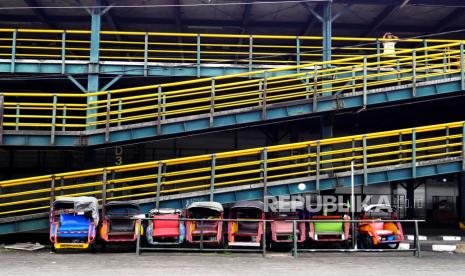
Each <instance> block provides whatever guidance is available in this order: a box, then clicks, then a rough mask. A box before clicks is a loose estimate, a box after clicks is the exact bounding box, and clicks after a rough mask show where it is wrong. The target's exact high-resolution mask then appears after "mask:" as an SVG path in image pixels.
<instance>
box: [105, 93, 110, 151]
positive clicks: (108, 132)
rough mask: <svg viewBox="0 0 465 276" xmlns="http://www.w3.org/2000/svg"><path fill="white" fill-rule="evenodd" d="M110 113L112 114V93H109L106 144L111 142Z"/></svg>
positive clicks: (106, 115) (106, 116)
mask: <svg viewBox="0 0 465 276" xmlns="http://www.w3.org/2000/svg"><path fill="white" fill-rule="evenodd" d="M110 113H111V92H110V91H108V92H107V106H106V114H105V143H108V142H109V141H110Z"/></svg>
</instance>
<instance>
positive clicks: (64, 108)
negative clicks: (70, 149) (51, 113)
mask: <svg viewBox="0 0 465 276" xmlns="http://www.w3.org/2000/svg"><path fill="white" fill-rule="evenodd" d="M66 109H67V106H66V104H65V105H63V118H62V119H61V131H65V130H66Z"/></svg>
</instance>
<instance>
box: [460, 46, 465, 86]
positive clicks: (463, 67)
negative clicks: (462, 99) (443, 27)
mask: <svg viewBox="0 0 465 276" xmlns="http://www.w3.org/2000/svg"><path fill="white" fill-rule="evenodd" d="M460 77H461V80H462V90H465V62H464V54H463V42H461V43H460Z"/></svg>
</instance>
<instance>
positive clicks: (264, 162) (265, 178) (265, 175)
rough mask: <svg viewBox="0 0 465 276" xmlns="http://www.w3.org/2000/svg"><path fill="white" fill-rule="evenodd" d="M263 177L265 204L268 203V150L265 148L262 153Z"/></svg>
mask: <svg viewBox="0 0 465 276" xmlns="http://www.w3.org/2000/svg"><path fill="white" fill-rule="evenodd" d="M261 161H262V163H261V170H262V173H261V176H262V183H263V202H266V197H267V196H268V148H263V150H262V153H261Z"/></svg>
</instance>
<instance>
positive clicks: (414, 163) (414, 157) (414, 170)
mask: <svg viewBox="0 0 465 276" xmlns="http://www.w3.org/2000/svg"><path fill="white" fill-rule="evenodd" d="M416 140H417V132H416V130H415V129H413V130H412V178H416V177H417V142H416Z"/></svg>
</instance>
